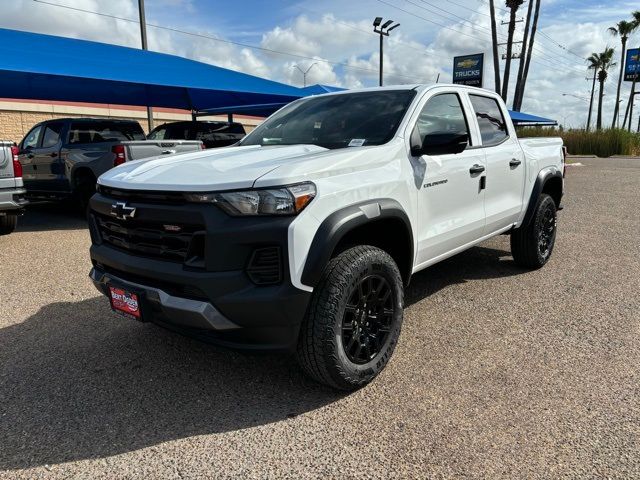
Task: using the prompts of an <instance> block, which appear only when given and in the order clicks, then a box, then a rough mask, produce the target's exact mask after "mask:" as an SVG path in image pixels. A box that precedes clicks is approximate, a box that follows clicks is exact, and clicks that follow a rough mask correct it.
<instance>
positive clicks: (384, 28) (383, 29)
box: [373, 17, 400, 86]
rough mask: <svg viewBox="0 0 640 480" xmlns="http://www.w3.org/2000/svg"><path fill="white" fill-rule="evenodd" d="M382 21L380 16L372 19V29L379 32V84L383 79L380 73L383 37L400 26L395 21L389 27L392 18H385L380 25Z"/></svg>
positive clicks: (381, 70) (381, 71)
mask: <svg viewBox="0 0 640 480" xmlns="http://www.w3.org/2000/svg"><path fill="white" fill-rule="evenodd" d="M381 23H382V17H376V18H375V20H374V21H373V31H374V32H375V33H378V34H380V86H382V84H383V81H382V75H383V66H384V65H383V64H384V61H383V57H384V55H383V52H384V37H388V36H389V32H390V31H391V30H393V29H394V28H398V27H399V26H400V24H399V23H396V24H395V25H393V26H392V27H390V25H391V24H392V23H393V20H387V21H386V22H384V23H382V25H380V24H381Z"/></svg>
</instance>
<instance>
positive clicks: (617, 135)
mask: <svg viewBox="0 0 640 480" xmlns="http://www.w3.org/2000/svg"><path fill="white" fill-rule="evenodd" d="M518 136H520V137H523V138H526V137H562V140H563V141H564V144H565V146H566V147H567V149H568V150H569V153H570V154H571V155H597V156H598V157H610V156H612V155H629V156H639V155H640V135H639V134H637V133H630V132H627V131H626V130H620V129H614V130H600V131H597V130H595V131H591V132H587V131H585V130H561V129H557V128H520V129H518Z"/></svg>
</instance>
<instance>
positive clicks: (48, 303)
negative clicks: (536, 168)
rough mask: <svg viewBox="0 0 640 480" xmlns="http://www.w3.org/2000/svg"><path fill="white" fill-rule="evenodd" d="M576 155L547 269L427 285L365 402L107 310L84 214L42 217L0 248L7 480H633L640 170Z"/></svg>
mask: <svg viewBox="0 0 640 480" xmlns="http://www.w3.org/2000/svg"><path fill="white" fill-rule="evenodd" d="M580 162H581V163H583V164H584V166H579V167H569V171H568V177H567V187H566V190H567V194H566V197H565V200H564V207H565V208H564V210H563V211H562V212H561V213H560V217H559V233H558V239H557V244H556V249H555V252H554V254H553V257H552V259H551V261H550V263H549V264H548V265H547V266H546V267H545V268H544V269H542V270H539V271H536V272H527V271H523V270H521V269H519V268H517V267H516V266H515V265H514V264H513V261H512V258H511V256H510V253H509V240H508V237H506V236H502V237H499V238H495V239H492V240H490V241H488V242H486V243H484V244H482V245H481V246H479V247H476V248H473V249H471V250H469V251H467V252H465V253H463V254H460V255H458V256H456V257H454V258H451V259H449V260H447V261H445V262H443V263H441V264H438V265H436V266H434V267H432V268H430V269H428V270H426V271H424V272H422V273H420V274H418V275H416V276H415V277H414V279H413V281H412V284H411V285H410V287H409V288H408V291H407V308H406V311H405V321H404V327H403V332H402V335H401V338H400V343H399V345H398V348H397V349H396V352H395V355H394V357H393V359H392V361H391V362H390V364H389V366H388V367H387V368H386V370H385V371H384V372H383V373H382V374H381V375H380V376H379V377H378V378H377V379H376V380H375V382H374V383H373V384H371V385H369V386H367V387H366V388H363V389H362V390H360V391H358V392H355V393H352V394H344V393H336V392H334V391H332V390H330V389H327V388H325V387H322V386H319V385H317V384H315V383H313V382H312V381H311V380H308V379H307V378H306V377H304V375H303V374H302V372H301V371H300V369H299V368H298V367H297V366H296V364H295V363H294V362H292V361H291V359H290V358H287V357H285V356H269V355H245V354H241V353H237V352H232V351H227V350H223V349H220V348H216V347H212V346H209V345H206V344H202V343H199V342H197V341H195V340H191V339H187V338H183V337H181V336H178V335H175V334H173V333H170V332H167V331H164V330H162V329H160V328H158V327H155V326H153V325H150V324H140V323H136V322H134V321H130V320H125V319H123V318H121V317H119V316H116V315H114V314H112V313H111V311H110V309H109V305H108V301H107V299H106V298H103V297H101V296H99V295H98V292H97V291H96V290H95V289H94V288H93V286H92V285H91V284H90V282H89V279H88V277H87V273H88V271H89V269H90V262H89V257H88V248H89V243H90V242H89V234H88V231H87V229H86V225H85V223H84V221H83V220H82V219H81V218H80V216H79V215H78V214H76V213H74V212H73V211H70V210H68V209H64V208H63V207H60V206H56V205H50V206H38V207H33V208H31V209H30V210H29V212H28V214H27V215H26V216H25V217H23V218H22V219H21V221H20V224H19V228H18V231H17V232H16V233H14V234H12V235H10V236H6V237H1V238H0V478H87V479H95V478H105V479H107V478H108V479H113V478H242V479H245V478H296V479H298V478H492V479H499V478H518V479H520V478H639V477H640V402H639V400H640V396H639V395H640V341H639V335H640V295H639V293H640V255H639V254H640V214H639V213H638V212H639V210H638V208H639V205H640V160H639V159H602V160H601V159H580ZM256 314H259V312H256Z"/></svg>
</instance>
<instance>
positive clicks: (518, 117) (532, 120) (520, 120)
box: [509, 110, 558, 127]
mask: <svg viewBox="0 0 640 480" xmlns="http://www.w3.org/2000/svg"><path fill="white" fill-rule="evenodd" d="M509 116H510V117H511V120H512V121H513V123H514V125H516V126H521V127H527V126H530V127H534V126H540V127H546V126H549V127H551V126H554V125H558V122H557V121H555V120H551V119H549V118H543V117H537V116H535V115H529V114H528V113H522V112H515V111H513V110H509Z"/></svg>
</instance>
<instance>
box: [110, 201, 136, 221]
mask: <svg viewBox="0 0 640 480" xmlns="http://www.w3.org/2000/svg"><path fill="white" fill-rule="evenodd" d="M135 214H136V209H135V207H129V206H128V205H127V204H126V203H125V202H116V203H114V204H112V205H111V215H113V216H114V217H116V218H118V219H120V220H126V219H128V218H133V217H134V216H135Z"/></svg>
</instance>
